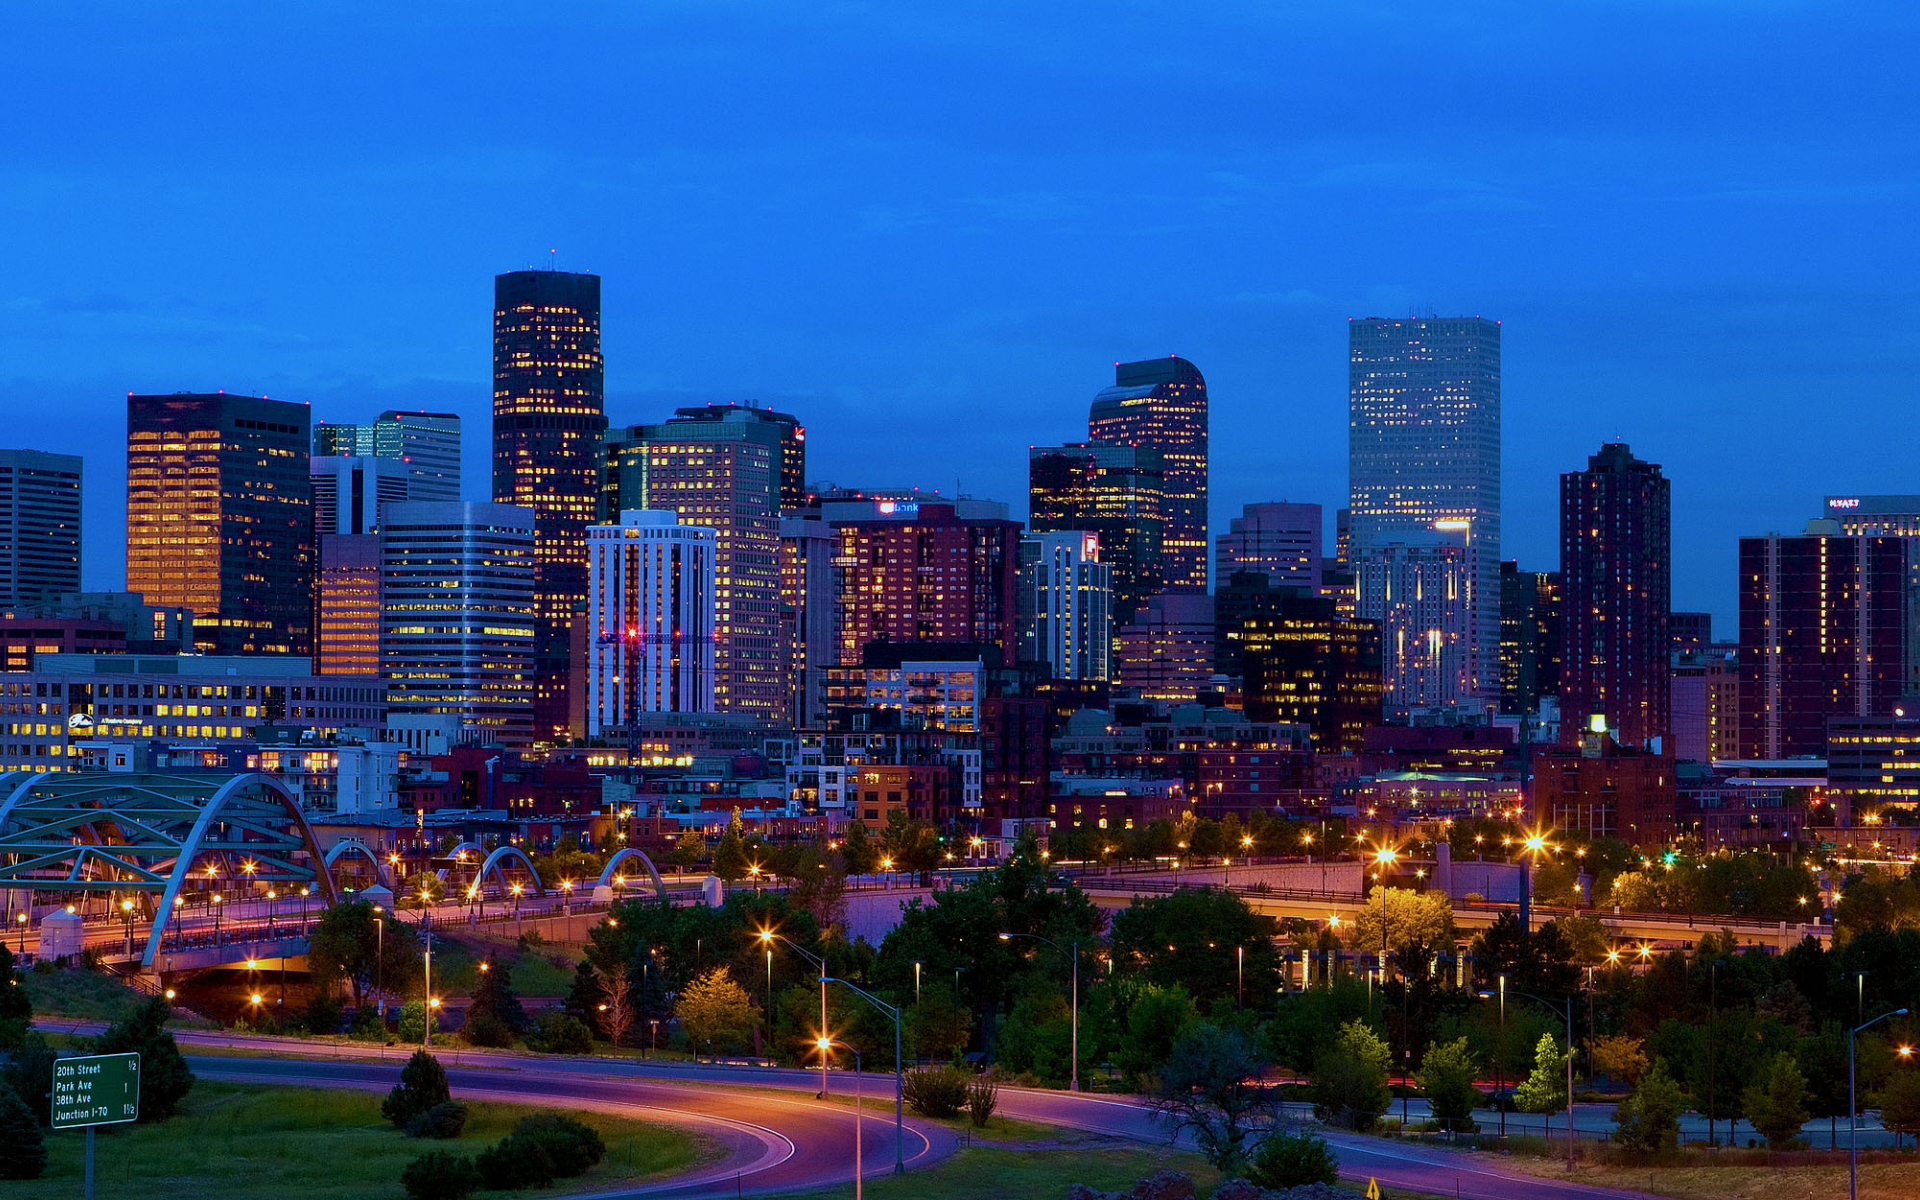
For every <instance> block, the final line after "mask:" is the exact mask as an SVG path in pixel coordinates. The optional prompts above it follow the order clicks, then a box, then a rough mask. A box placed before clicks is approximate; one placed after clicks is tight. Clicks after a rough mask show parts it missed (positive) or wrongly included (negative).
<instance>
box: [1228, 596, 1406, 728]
mask: <svg viewBox="0 0 1920 1200" xmlns="http://www.w3.org/2000/svg"><path fill="white" fill-rule="evenodd" d="M1243 578H1244V576H1243ZM1281 591H1282V592H1283V593H1285V594H1284V595H1282V596H1281V597H1279V598H1278V602H1277V603H1272V604H1266V605H1261V606H1260V607H1258V608H1257V609H1255V610H1253V611H1249V612H1247V613H1245V614H1244V615H1242V616H1240V617H1239V618H1238V619H1236V620H1235V621H1234V622H1233V625H1232V627H1231V628H1225V627H1224V626H1223V629H1224V632H1225V634H1226V640H1227V643H1228V647H1229V654H1230V656H1231V657H1232V658H1233V659H1234V661H1235V667H1236V673H1237V674H1238V676H1239V678H1240V680H1241V691H1240V694H1241V697H1242V705H1243V707H1244V709H1245V711H1246V714H1247V716H1248V718H1249V719H1251V720H1254V721H1261V722H1283V723H1291V724H1298V725H1304V726H1306V727H1307V729H1308V730H1309V731H1310V732H1311V735H1312V738H1313V749H1314V750H1315V751H1317V752H1318V753H1321V754H1347V753H1354V752H1357V751H1359V750H1360V748H1361V746H1362V743H1363V741H1364V739H1365V735H1366V731H1367V730H1368V729H1369V728H1371V727H1373V726H1376V725H1378V724H1380V720H1381V707H1382V699H1383V696H1384V689H1383V687H1382V684H1381V676H1380V627H1379V626H1378V625H1376V624H1375V623H1374V622H1372V621H1359V620H1351V619H1348V618H1344V617H1341V616H1340V615H1339V613H1338V612H1337V611H1335V605H1334V602H1333V601H1331V600H1326V599H1322V598H1321V597H1318V596H1315V595H1313V594H1312V593H1311V592H1309V591H1306V590H1305V589H1297V588H1286V589H1281ZM1215 619H1216V621H1218V620H1219V613H1218V609H1217V608H1216V615H1215Z"/></svg>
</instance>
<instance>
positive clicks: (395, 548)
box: [380, 500, 543, 747]
mask: <svg viewBox="0 0 1920 1200" xmlns="http://www.w3.org/2000/svg"><path fill="white" fill-rule="evenodd" d="M536 521H537V518H536V517H535V516H534V514H533V513H532V512H531V511H529V510H527V509H525V508H521V507H519V506H517V505H510V504H485V503H478V504H462V503H454V502H449V501H444V500H441V501H407V502H404V503H400V504H393V505H389V506H388V508H387V511H386V514H385V522H386V523H385V525H384V526H383V527H382V530H381V564H380V567H381V570H380V575H381V578H380V587H381V591H382V593H383V595H384V599H385V611H384V615H383V620H382V626H381V633H380V643H381V645H380V651H381V658H382V660H383V661H384V663H385V667H386V676H387V681H388V696H389V703H390V704H391V705H392V707H393V710H394V711H395V712H396V713H408V712H413V713H442V714H449V715H453V716H456V717H458V718H459V720H460V724H461V727H462V729H463V731H464V732H465V735H466V736H467V737H469V738H471V739H473V740H475V741H480V742H486V743H491V744H496V745H501V746H511V747H524V746H527V745H528V744H529V743H531V742H533V741H534V740H536V738H537V737H538V736H539V735H540V734H541V733H542V732H543V731H540V730H536V729H535V727H534V724H533V715H532V703H533V693H534V680H533V674H534V653H533V648H534V575H535V558H534V546H535V537H536V534H535V526H536Z"/></svg>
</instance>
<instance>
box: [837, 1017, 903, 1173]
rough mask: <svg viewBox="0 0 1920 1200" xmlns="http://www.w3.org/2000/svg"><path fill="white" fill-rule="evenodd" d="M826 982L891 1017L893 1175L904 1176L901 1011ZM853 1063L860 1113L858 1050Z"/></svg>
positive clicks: (854, 1107)
mask: <svg viewBox="0 0 1920 1200" xmlns="http://www.w3.org/2000/svg"><path fill="white" fill-rule="evenodd" d="M826 982H828V983H837V984H839V985H840V986H841V987H844V988H846V989H847V990H848V991H850V992H852V993H853V994H854V995H856V996H858V997H860V998H861V999H862V1000H865V1001H866V1002H867V1003H868V1004H871V1005H873V1006H874V1007H875V1008H877V1009H879V1010H880V1011H881V1012H883V1013H886V1014H887V1015H888V1016H890V1017H892V1018H893V1173H894V1174H895V1175H905V1174H906V1173H907V1160H906V1155H905V1146H906V1124H907V1122H906V1086H905V1085H906V1072H905V1071H904V1070H903V1069H902V1067H901V1063H900V1010H899V1009H897V1008H895V1007H894V1006H893V1005H891V1004H888V1003H887V1002H886V1001H885V1000H881V999H879V998H878V997H876V996H874V995H872V994H871V993H869V992H866V991H864V990H863V989H861V988H859V987H856V986H855V985H853V984H851V983H848V982H847V981H846V980H844V979H828V980H827V981H826ZM823 1032H824V1031H823ZM848 1049H852V1047H851V1046H849V1047H848ZM853 1064H854V1065H853V1069H854V1071H855V1072H856V1074H855V1076H854V1081H853V1086H854V1088H855V1089H856V1090H855V1092H854V1100H853V1110H854V1112H856V1113H858V1112H859V1111H860V1093H859V1091H858V1090H857V1089H858V1088H859V1087H860V1079H859V1075H858V1071H859V1070H860V1059H859V1056H858V1052H857V1051H856V1052H855V1057H854V1060H853ZM856 1119H857V1118H856Z"/></svg>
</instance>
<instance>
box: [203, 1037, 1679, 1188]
mask: <svg viewBox="0 0 1920 1200" xmlns="http://www.w3.org/2000/svg"><path fill="white" fill-rule="evenodd" d="M176 1037H177V1038H178V1039H179V1040H180V1041H181V1043H182V1044H183V1045H184V1046H186V1047H188V1048H189V1049H190V1048H191V1047H192V1046H193V1045H195V1044H200V1045H208V1046H214V1045H217V1046H230V1047H233V1048H236V1049H245V1050H248V1051H256V1052H260V1053H263V1054H270V1055H275V1056H277V1057H270V1058H254V1057H225V1056H222V1057H210V1056H200V1055H195V1056H192V1058H191V1062H192V1065H193V1069H194V1071H195V1072H197V1073H198V1074H200V1075H202V1076H203V1077H205V1078H208V1079H219V1080H229V1081H235V1082H257V1083H280V1084H297V1085H307V1086H323V1087H353V1088H364V1089H369V1090H378V1091H385V1090H386V1089H387V1088H390V1087H392V1086H393V1084H394V1083H395V1082H396V1081H397V1080H398V1078H399V1072H400V1064H401V1062H402V1061H403V1059H404V1058H405V1056H406V1055H407V1054H409V1053H411V1047H407V1048H397V1047H396V1048H394V1049H392V1050H390V1051H389V1050H387V1049H386V1048H383V1047H372V1046H369V1047H355V1046H343V1045H341V1044H338V1043H332V1042H303V1041H299V1040H296V1039H285V1038H267V1037H250V1036H236V1035H229V1034H222V1033H201V1032H192V1031H182V1032H180V1033H177V1034H176ZM343 1054H357V1055H361V1056H363V1057H362V1058H361V1059H360V1060H357V1061H356V1060H355V1059H352V1058H346V1057H342V1055H343ZM374 1056H377V1058H376V1061H365V1057H374ZM380 1059H384V1060H385V1061H379V1060H380ZM443 1061H444V1062H445V1063H446V1065H447V1074H448V1077H449V1079H450V1080H451V1081H452V1083H453V1085H454V1087H455V1089H456V1090H457V1091H458V1092H459V1094H460V1095H463V1096H472V1097H475V1098H479V1099H499V1100H507V1101H515V1102H519V1103H525V1104H542V1105H551V1106H554V1107H559V1108H584V1109H593V1110H596V1111H603V1112H610V1113H619V1114H623V1115H628V1116H635V1117H644V1118H647V1119H652V1120H657V1121H662V1122H665V1123H669V1124H676V1125H680V1126H682V1127H685V1128H688V1129H691V1130H695V1131H697V1132H700V1133H703V1134H706V1135H707V1136H710V1137H713V1138H715V1139H716V1140H718V1141H719V1143H720V1144H721V1146H722V1147H723V1154H722V1157H721V1158H720V1159H719V1160H718V1161H717V1162H714V1163H710V1164H708V1165H707V1166H704V1167H702V1168H700V1169H698V1170H697V1171H696V1172H695V1173H693V1174H689V1175H683V1176H678V1177H675V1178H673V1179H669V1180H662V1181H659V1182H655V1183H649V1184H642V1185H639V1186H636V1187H633V1188H629V1189H622V1190H617V1191H610V1192H600V1193H594V1200H616V1198H618V1197H642V1196H645V1197H679V1196H713V1195H723V1194H725V1193H727V1192H735V1193H737V1194H741V1195H746V1194H764V1193H769V1192H789V1191H799V1190H803V1189H807V1188H814V1187H821V1186H826V1185H830V1184H835V1183H840V1184H844V1183H845V1181H846V1180H847V1179H848V1178H849V1177H850V1176H851V1175H852V1166H853V1163H852V1159H853V1154H852V1143H853V1112H852V1110H851V1108H850V1106H847V1105H845V1104H840V1103H835V1104H822V1103H820V1102H819V1101H818V1100H816V1099H815V1098H814V1095H813V1093H814V1092H815V1091H816V1090H817V1089H818V1087H819V1079H820V1076H819V1073H818V1072H817V1071H801V1070H790V1069H778V1068H762V1067H749V1066H727V1065H714V1066H707V1065H701V1066H694V1065H690V1064H687V1063H683V1062H663V1063H653V1062H636V1061H633V1060H622V1061H618V1062H616V1061H613V1060H609V1059H589V1058H533V1057H529V1056H525V1055H514V1054H492V1053H486V1052H476V1051H470V1050H459V1051H446V1052H444V1058H443ZM863 1079H864V1083H863V1086H864V1087H865V1088H866V1089H867V1096H868V1098H869V1103H870V1104H871V1101H872V1100H874V1099H878V1098H881V1097H886V1098H888V1099H890V1098H891V1093H892V1087H891V1084H892V1080H891V1079H889V1078H887V1077H886V1076H884V1075H879V1074H874V1073H869V1074H867V1075H866V1076H864V1077H863ZM852 1086H853V1077H852V1076H851V1075H850V1074H847V1073H845V1072H836V1073H835V1074H834V1076H833V1080H832V1087H833V1092H834V1096H835V1098H836V1099H837V1100H843V1099H844V1098H845V1096H846V1095H847V1094H848V1093H850V1092H851V1090H852ZM999 1111H1000V1112H1001V1114H1002V1115H1004V1116H1007V1117H1011V1118H1015V1119H1018V1120H1024V1121H1033V1122H1040V1123H1045V1124H1051V1125H1059V1126H1064V1127H1067V1128H1072V1129H1079V1130H1085V1131H1089V1132H1094V1133H1099V1134H1103V1135H1105V1136H1108V1137H1115V1138H1123V1139H1127V1140H1132V1141H1139V1142H1142V1143H1147V1144H1151V1145H1164V1144H1166V1141H1167V1138H1166V1133H1165V1131H1164V1129H1163V1128H1162V1127H1160V1126H1157V1125H1156V1124H1155V1123H1154V1121H1153V1119H1152V1114H1151V1113H1150V1112H1149V1111H1148V1110H1147V1108H1146V1107H1145V1106H1144V1105H1142V1104H1140V1103H1139V1102H1137V1101H1134V1100H1131V1099H1128V1098H1126V1097H1120V1096H1089V1095H1073V1094H1069V1093H1063V1092H1053V1091H1042V1090H1036V1089H1026V1088H1003V1089H1002V1090H1001V1094H1000V1109H999ZM1326 1136H1327V1139H1328V1141H1329V1142H1330V1143H1331V1144H1332V1145H1333V1147H1334V1149H1335V1151H1336V1152H1337V1153H1338V1155H1339V1158H1340V1167H1341V1174H1342V1175H1345V1176H1347V1177H1349V1178H1354V1179H1366V1178H1369V1177H1373V1178H1377V1179H1379V1181H1380V1183H1381V1185H1382V1186H1383V1187H1386V1188H1405V1189H1407V1190H1410V1191H1420V1192H1428V1193H1432V1194H1434V1195H1440V1196H1458V1197H1460V1198H1461V1200H1602V1198H1608V1197H1611V1198H1616V1200H1617V1198H1618V1197H1622V1196H1632V1197H1643V1198H1644V1200H1652V1198H1651V1197H1645V1194H1644V1193H1639V1192H1624V1191H1618V1190H1614V1189H1609V1188H1598V1187H1592V1186H1588V1185H1585V1184H1580V1183H1573V1182H1564V1181H1559V1180H1554V1179H1546V1178H1540V1177H1537V1176H1531V1175H1522V1174H1519V1173H1517V1172H1509V1171H1505V1170H1502V1169H1501V1168H1500V1167H1498V1166H1497V1165H1496V1164H1494V1163H1491V1162H1489V1161H1488V1160H1487V1159H1486V1158H1485V1157H1475V1156H1467V1155H1463V1154H1455V1153H1452V1152H1449V1151H1446V1150H1442V1149H1437V1148H1432V1147H1426V1146H1418V1145H1403V1144H1398V1143H1393V1142H1387V1141H1382V1140H1377V1139H1373V1138H1366V1137H1358V1136H1354V1135H1348V1134H1340V1133H1337V1132H1332V1131H1328V1132H1327V1134H1326ZM861 1144H862V1148H863V1153H864V1155H865V1164H864V1165H865V1174H866V1175H867V1176H868V1177H873V1176H878V1175H885V1174H887V1173H888V1172H890V1171H891V1170H892V1168H893V1121H892V1118H891V1114H883V1113H881V1112H880V1111H879V1110H878V1109H877V1108H873V1107H869V1108H868V1109H867V1110H866V1113H865V1116H864V1118H863V1120H862V1138H861ZM956 1146H957V1139H956V1137H955V1135H954V1133H953V1132H952V1131H951V1130H949V1129H947V1128H945V1127H944V1126H940V1125H937V1124H933V1123H930V1122H921V1121H916V1120H914V1119H912V1118H911V1117H910V1118H908V1120H907V1125H906V1134H905V1145H904V1155H905V1158H906V1160H907V1166H908V1169H909V1170H912V1169H914V1168H915V1167H920V1166H926V1165H930V1164H932V1163H935V1162H938V1161H939V1160H941V1159H943V1158H945V1157H947V1156H948V1155H950V1154H952V1153H953V1151H954V1150H955V1148H956Z"/></svg>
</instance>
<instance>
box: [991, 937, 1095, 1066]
mask: <svg viewBox="0 0 1920 1200" xmlns="http://www.w3.org/2000/svg"><path fill="white" fill-rule="evenodd" d="M1014 938H1026V939H1027V940H1028V941H1032V942H1045V943H1046V944H1047V945H1049V946H1052V947H1053V948H1054V949H1055V950H1057V951H1059V952H1060V953H1061V954H1067V951H1065V950H1061V949H1060V943H1058V942H1056V941H1054V940H1053V939H1051V938H1043V937H1041V936H1040V935H1039V934H1037V933H1003V934H1001V935H1000V940H1001V941H1003V942H1010V941H1012V940H1013V939H1014ZM1072 944H1073V952H1072V953H1071V955H1069V957H1071V958H1072V959H1073V1007H1072V1010H1071V1012H1072V1016H1073V1066H1072V1068H1071V1072H1070V1077H1069V1082H1068V1083H1067V1090H1068V1091H1070V1092H1077V1091H1079V1090H1080V940H1079V939H1078V938H1075V939H1074V941H1073V943H1072Z"/></svg>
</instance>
